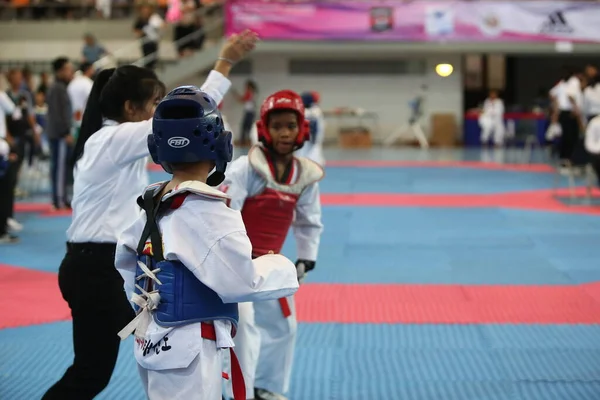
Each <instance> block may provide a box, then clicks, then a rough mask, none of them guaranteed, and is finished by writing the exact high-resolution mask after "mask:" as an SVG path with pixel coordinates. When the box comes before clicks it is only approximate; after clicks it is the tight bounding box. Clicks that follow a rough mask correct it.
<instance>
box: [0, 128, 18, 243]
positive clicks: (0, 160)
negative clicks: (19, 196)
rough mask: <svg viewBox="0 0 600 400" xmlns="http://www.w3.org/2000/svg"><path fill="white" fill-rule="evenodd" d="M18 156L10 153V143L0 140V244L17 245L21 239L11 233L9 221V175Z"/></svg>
mask: <svg viewBox="0 0 600 400" xmlns="http://www.w3.org/2000/svg"><path fill="white" fill-rule="evenodd" d="M16 156H17V155H16V154H15V153H11V152H10V147H9V145H8V142H7V141H6V140H4V139H3V138H0V244H6V243H16V242H18V241H19V238H18V237H17V236H15V235H13V234H11V233H10V232H9V226H8V219H9V217H10V213H11V211H12V203H11V197H10V192H11V190H12V181H11V179H10V175H9V174H8V172H9V171H8V169H9V167H10V163H11V161H16Z"/></svg>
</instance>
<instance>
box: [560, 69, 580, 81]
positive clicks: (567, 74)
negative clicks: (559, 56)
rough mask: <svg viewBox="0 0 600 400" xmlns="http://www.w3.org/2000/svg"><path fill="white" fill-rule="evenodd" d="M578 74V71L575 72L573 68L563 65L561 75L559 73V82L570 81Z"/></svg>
mask: <svg viewBox="0 0 600 400" xmlns="http://www.w3.org/2000/svg"><path fill="white" fill-rule="evenodd" d="M578 72H579V71H577V69H576V68H574V67H572V66H570V65H565V66H564V67H562V73H561V77H560V80H561V81H564V82H566V81H568V80H569V79H571V78H572V77H573V76H575V75H577V73H578Z"/></svg>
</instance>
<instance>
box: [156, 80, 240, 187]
mask: <svg viewBox="0 0 600 400" xmlns="http://www.w3.org/2000/svg"><path fill="white" fill-rule="evenodd" d="M148 149H149V150H150V155H151V156H152V161H154V162H155V163H156V164H160V165H161V166H162V167H163V169H164V170H165V171H167V172H168V173H172V168H171V167H170V165H171V164H180V163H195V162H200V161H214V163H215V172H213V173H212V174H211V175H210V176H209V177H208V179H207V182H206V183H207V184H209V185H210V186H217V185H219V184H221V182H223V179H225V169H226V168H227V163H228V162H230V161H231V157H232V154H233V145H232V143H231V132H228V131H225V130H224V127H223V118H222V117H221V113H220V112H219V109H218V107H217V103H215V101H214V100H213V99H212V98H211V97H210V96H209V95H208V94H206V93H204V92H203V91H202V90H200V89H199V88H197V87H195V86H180V87H178V88H176V89H173V90H172V91H171V92H169V93H168V94H167V95H166V96H165V98H164V99H163V100H162V101H161V102H160V103H159V104H158V106H157V107H156V111H155V112H154V118H153V119H152V134H151V135H149V136H148Z"/></svg>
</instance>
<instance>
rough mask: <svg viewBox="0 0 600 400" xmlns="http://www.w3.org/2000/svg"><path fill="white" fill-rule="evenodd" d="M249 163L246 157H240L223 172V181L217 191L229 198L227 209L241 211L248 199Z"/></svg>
mask: <svg viewBox="0 0 600 400" xmlns="http://www.w3.org/2000/svg"><path fill="white" fill-rule="evenodd" d="M249 171H250V162H249V161H248V156H241V157H240V158H238V159H236V160H235V161H234V162H233V163H231V164H230V165H229V167H228V168H227V171H226V172H225V180H224V181H223V183H222V184H221V186H219V190H221V191H222V192H225V193H227V195H228V196H229V198H230V200H229V207H231V208H233V209H234V210H241V209H242V207H243V206H244V202H245V201H246V197H248V178H249V177H248V175H249Z"/></svg>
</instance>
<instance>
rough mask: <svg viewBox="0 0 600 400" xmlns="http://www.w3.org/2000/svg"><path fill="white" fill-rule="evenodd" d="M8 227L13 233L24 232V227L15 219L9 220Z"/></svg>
mask: <svg viewBox="0 0 600 400" xmlns="http://www.w3.org/2000/svg"><path fill="white" fill-rule="evenodd" d="M6 225H8V229H9V230H11V231H13V232H21V231H22V230H23V225H22V224H20V223H19V222H17V220H16V219H14V218H9V219H8V221H6Z"/></svg>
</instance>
